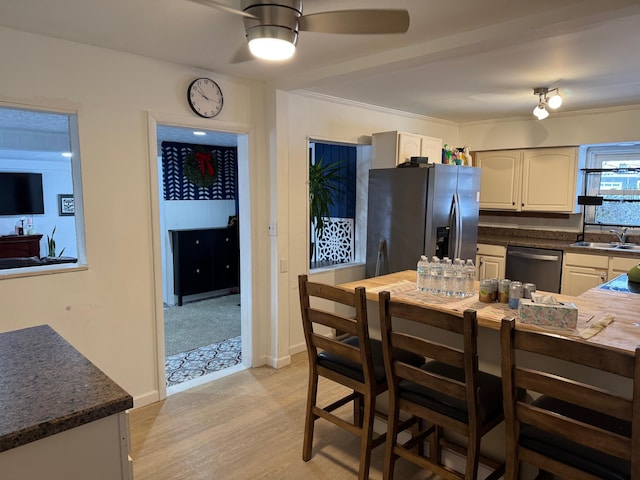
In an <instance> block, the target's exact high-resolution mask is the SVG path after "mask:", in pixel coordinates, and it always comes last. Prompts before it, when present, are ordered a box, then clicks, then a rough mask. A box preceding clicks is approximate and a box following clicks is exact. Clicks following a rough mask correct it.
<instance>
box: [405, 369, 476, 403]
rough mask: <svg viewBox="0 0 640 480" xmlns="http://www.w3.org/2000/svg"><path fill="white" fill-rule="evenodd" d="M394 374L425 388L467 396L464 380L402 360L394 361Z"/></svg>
mask: <svg viewBox="0 0 640 480" xmlns="http://www.w3.org/2000/svg"><path fill="white" fill-rule="evenodd" d="M394 366H395V370H396V376H397V378H398V379H400V380H409V381H411V382H413V383H417V384H418V385H421V386H423V387H425V388H430V389H432V390H436V391H438V392H441V393H445V394H447V395H450V396H452V397H457V398H460V399H463V400H464V399H466V398H467V387H466V385H465V383H464V382H458V381H456V380H453V379H451V378H448V377H443V376H442V375H438V374H436V373H431V372H427V371H425V370H421V369H419V368H416V367H413V366H411V365H407V364H406V363H402V362H397V361H396V362H394Z"/></svg>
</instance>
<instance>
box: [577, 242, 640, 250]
mask: <svg viewBox="0 0 640 480" xmlns="http://www.w3.org/2000/svg"><path fill="white" fill-rule="evenodd" d="M569 246H570V247H585V248H597V249H601V250H637V251H640V245H638V244H637V243H621V242H576V243H572V244H571V245H569Z"/></svg>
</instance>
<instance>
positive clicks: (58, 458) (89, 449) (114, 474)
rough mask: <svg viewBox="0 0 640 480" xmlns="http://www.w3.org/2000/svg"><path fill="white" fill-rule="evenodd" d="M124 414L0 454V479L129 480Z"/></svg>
mask: <svg viewBox="0 0 640 480" xmlns="http://www.w3.org/2000/svg"><path fill="white" fill-rule="evenodd" d="M129 451H130V440H129V420H128V413H127V412H121V413H118V414H114V415H110V416H108V417H105V418H101V419H100V420H95V421H93V422H89V423H86V424H84V425H80V426H78V427H75V428H72V429H70V430H65V431H64V432H61V433H57V434H55V435H51V436H49V437H45V438H42V439H40V440H36V441H34V442H31V443H27V444H25V445H21V446H19V447H16V448H12V449H10V450H7V451H4V452H1V453H0V478H2V479H7V480H8V479H11V480H41V479H45V478H46V479H47V480H88V479H91V480H132V479H133V463H132V461H131V457H130V456H129Z"/></svg>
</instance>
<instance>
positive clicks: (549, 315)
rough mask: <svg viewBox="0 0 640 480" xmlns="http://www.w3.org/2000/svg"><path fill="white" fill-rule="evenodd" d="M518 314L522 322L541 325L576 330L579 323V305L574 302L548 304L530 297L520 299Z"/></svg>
mask: <svg viewBox="0 0 640 480" xmlns="http://www.w3.org/2000/svg"><path fill="white" fill-rule="evenodd" d="M518 315H519V317H520V322H521V323H528V324H531V325H539V326H541V327H551V328H561V329H565V330H575V329H576V326H577V325H578V307H576V306H575V304H573V303H559V304H557V305H547V304H544V303H535V302H532V301H531V300H529V299H525V298H522V299H520V306H519V307H518Z"/></svg>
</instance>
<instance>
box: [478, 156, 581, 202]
mask: <svg viewBox="0 0 640 480" xmlns="http://www.w3.org/2000/svg"><path fill="white" fill-rule="evenodd" d="M476 159H477V164H478V166H479V167H480V168H481V169H482V179H481V183H480V209H481V210H507V211H516V212H562V213H576V212H578V211H579V210H578V209H577V203H576V185H577V180H578V158H577V149H576V148H575V147H562V148H540V149H527V150H497V151H490V152H478V153H477V154H476Z"/></svg>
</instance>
